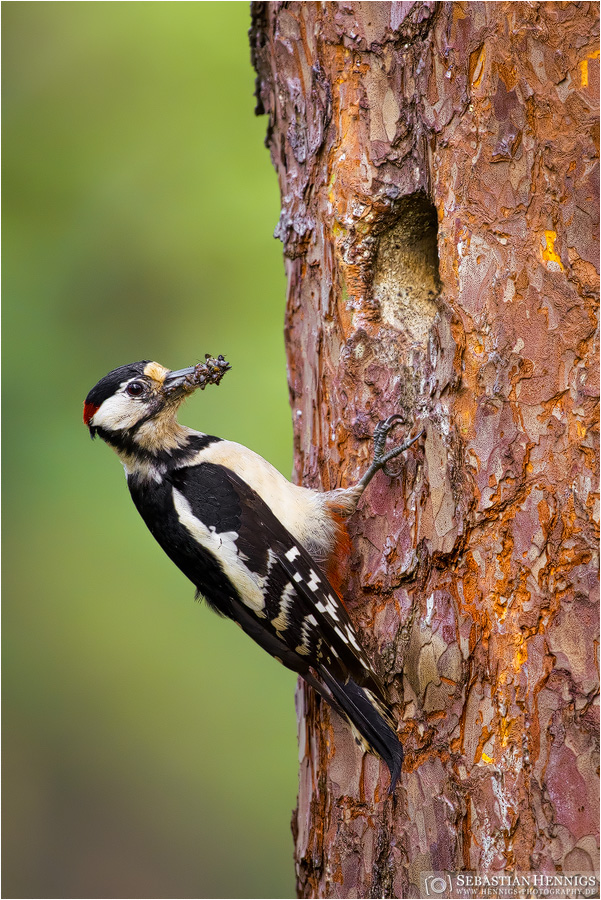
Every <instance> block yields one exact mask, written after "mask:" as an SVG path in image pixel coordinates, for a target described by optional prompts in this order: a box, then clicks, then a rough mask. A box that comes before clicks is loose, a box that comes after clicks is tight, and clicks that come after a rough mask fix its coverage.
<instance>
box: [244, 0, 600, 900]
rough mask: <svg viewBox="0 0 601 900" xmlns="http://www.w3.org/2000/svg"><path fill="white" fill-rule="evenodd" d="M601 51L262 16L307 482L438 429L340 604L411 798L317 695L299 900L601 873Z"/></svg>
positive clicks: (257, 18) (303, 713)
mask: <svg viewBox="0 0 601 900" xmlns="http://www.w3.org/2000/svg"><path fill="white" fill-rule="evenodd" d="M597 34H598V7H597V5H596V4H589V3H440V4H434V3H388V2H378V3H325V4H316V3H297V2H292V3H286V4H282V3H265V4H262V3H255V4H254V8H253V28H252V30H251V41H252V45H253V54H254V62H255V66H256V68H257V72H258V82H257V90H258V101H259V111H265V112H266V113H267V114H268V115H269V128H268V144H269V147H270V149H271V153H272V158H273V162H274V165H275V168H276V170H277V173H278V177H279V181H280V187H281V194H282V215H281V218H280V222H279V225H278V228H277V234H278V236H279V237H280V238H281V240H282V241H283V244H284V253H285V258H286V269H287V274H288V285H289V290H288V310H287V321H286V337H287V344H288V358H289V378H290V395H291V404H292V409H293V415H294V426H295V450H296V477H297V478H298V480H299V481H300V482H302V483H303V484H306V485H313V486H316V487H323V488H326V489H327V488H332V487H336V486H341V485H342V486H344V485H348V484H350V483H352V482H353V481H354V480H355V479H356V478H357V477H358V475H359V474H360V473H361V472H362V471H363V470H364V468H365V466H366V464H367V460H368V455H369V450H370V444H369V441H368V438H369V436H370V435H371V433H372V432H373V428H374V425H375V423H376V422H377V421H378V420H379V419H381V418H383V417H384V416H386V415H388V414H389V413H392V412H396V411H399V410H402V411H404V412H405V414H406V416H407V418H408V420H409V421H412V422H413V421H418V420H419V421H420V422H422V423H424V424H425V425H426V426H427V438H426V441H425V445H424V449H423V450H420V451H415V452H414V451H412V452H410V454H408V455H407V457H406V459H405V460H404V464H403V473H402V476H401V477H400V478H399V479H398V480H395V481H392V480H390V479H388V478H386V477H385V476H384V475H379V476H378V477H377V479H376V480H375V481H374V482H373V483H372V485H371V486H370V488H369V491H368V495H367V497H366V499H365V500H364V501H363V502H362V508H361V511H360V512H359V513H358V514H357V515H356V516H355V517H354V520H353V521H352V522H351V535H352V542H353V544H352V545H353V550H352V557H351V562H350V565H349V567H348V570H347V573H346V580H345V584H344V596H345V598H346V600H347V604H348V606H349V609H350V610H351V614H352V615H353V618H354V620H355V622H356V624H357V626H358V628H359V629H360V632H361V635H362V638H363V641H364V643H365V646H366V648H367V649H368V651H369V652H370V653H371V655H372V657H373V659H374V660H375V663H376V666H377V667H378V669H379V670H380V672H381V674H382V676H383V678H384V680H385V682H386V683H387V685H388V689H389V696H390V701H391V704H392V705H393V707H394V709H395V711H396V714H397V715H398V719H399V722H400V733H401V735H402V739H403V742H404V745H405V748H406V754H407V757H406V764H405V767H404V772H403V779H402V784H401V786H400V788H399V789H398V790H397V792H396V796H395V798H394V799H393V800H387V799H386V786H387V779H388V776H387V773H386V770H385V767H383V766H381V765H380V764H379V762H378V761H377V760H376V759H374V758H373V757H371V756H363V754H362V751H361V750H360V748H359V747H357V746H356V745H355V743H354V742H353V739H352V736H351V733H350V731H349V730H348V728H347V727H346V725H344V724H343V723H342V722H341V721H340V720H339V719H338V718H337V717H336V716H335V714H333V713H331V712H330V711H329V710H328V708H327V707H325V705H324V704H321V703H320V702H319V701H318V700H316V698H315V697H314V695H313V694H312V693H311V692H310V691H309V690H308V689H305V688H300V689H299V694H298V699H299V715H300V737H301V740H300V749H301V771H300V790H299V801H298V810H297V813H296V815H295V823H294V830H295V835H296V863H297V874H298V889H299V893H300V895H301V896H324V897H354V896H356V897H366V896H395V897H400V896H420V895H421V892H422V891H423V883H421V882H420V877H421V876H422V875H423V873H424V872H425V871H431V870H446V869H449V870H456V869H462V868H465V869H476V870H478V871H480V872H490V871H493V870H499V869H505V868H510V869H512V868H515V869H521V870H530V869H537V870H539V871H548V872H554V871H556V870H563V871H569V870H582V871H588V870H592V869H593V868H595V865H596V858H597V857H596V854H597V845H598V817H597V808H598V804H597V800H596V797H597V773H596V756H595V754H596V748H597V746H598V744H597V734H598V731H597V709H598V707H597V705H596V700H597V697H598V678H597V669H596V660H597V652H596V647H597V646H598V645H597V644H596V643H595V635H596V627H597V614H598V613H597V596H598V595H597V587H598V578H597V566H596V563H597V533H598V532H597V523H598V500H599V494H598V455H597V441H596V438H595V435H596V434H597V423H598V397H599V387H598V375H597V373H598V343H597V326H596V311H597V298H598V262H597V247H598V237H597V223H598V208H599V202H598V197H599V193H598V166H597V159H598V146H599V123H598V114H597V109H598V107H597V98H598V88H599V50H598V40H597Z"/></svg>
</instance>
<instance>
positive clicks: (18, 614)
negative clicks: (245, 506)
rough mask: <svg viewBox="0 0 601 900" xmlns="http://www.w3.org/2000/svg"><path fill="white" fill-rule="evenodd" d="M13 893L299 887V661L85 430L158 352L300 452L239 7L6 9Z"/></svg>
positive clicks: (209, 427)
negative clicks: (218, 375) (217, 379)
mask: <svg viewBox="0 0 601 900" xmlns="http://www.w3.org/2000/svg"><path fill="white" fill-rule="evenodd" d="M2 12H3V51H4V52H3V87H4V91H3V95H4V96H3V99H4V107H3V110H4V156H3V168H4V179H3V187H4V234H3V236H4V304H3V309H4V378H3V388H4V389H3V400H4V594H3V597H4V604H3V606H4V632H3V634H4V783H3V786H4V829H3V834H4V842H5V854H4V879H5V880H4V891H3V896H11V897H249V898H250V897H291V896H292V895H293V867H292V838H291V835H290V830H289V823H290V813H291V809H292V807H293V805H294V801H295V793H296V735H295V728H296V726H295V712H294V684H295V678H294V676H293V675H292V674H291V673H289V672H287V671H286V670H284V669H283V668H282V667H281V666H279V665H278V664H277V663H276V662H275V661H273V660H271V659H269V657H267V656H266V655H265V654H264V653H262V651H260V650H259V649H258V648H257V647H256V646H255V645H254V644H252V643H251V642H250V641H249V640H248V639H247V638H246V637H245V636H244V635H243V634H242V633H241V632H240V631H239V630H238V629H237V628H235V627H234V626H233V625H232V624H231V623H229V622H225V621H221V620H219V619H218V618H217V617H216V616H214V615H213V614H212V613H210V612H209V611H208V610H207V609H206V608H205V607H204V606H200V605H199V604H197V603H195V602H194V600H193V593H194V592H193V588H192V586H191V585H190V584H189V582H187V581H186V579H185V578H184V577H183V576H182V575H181V574H180V573H179V572H178V571H177V570H176V569H175V567H174V566H173V565H172V564H171V563H170V562H169V560H168V559H167V558H166V557H165V556H164V554H163V553H162V552H161V551H160V549H159V548H158V546H157V545H156V544H155V543H154V541H153V539H152V537H151V536H150V534H149V533H148V532H147V531H146V529H145V527H144V525H143V523H142V521H141V520H140V519H139V517H138V515H137V513H136V512H135V509H134V508H133V505H132V504H131V501H130V499H129V496H128V493H127V489H126V485H125V481H124V478H123V472H122V469H121V467H120V465H119V463H118V460H117V459H116V458H115V457H114V455H113V454H112V453H111V451H110V450H109V449H108V448H107V447H106V446H104V445H103V444H101V443H100V442H98V441H97V442H96V443H94V444H92V443H91V441H90V440H89V436H88V434H87V432H86V430H85V428H84V426H83V424H82V422H81V405H82V401H83V398H84V396H85V395H86V393H87V392H88V390H89V389H90V388H91V387H92V385H93V384H94V383H95V382H96V381H97V380H98V379H99V378H100V377H101V376H102V375H104V374H105V373H106V372H107V371H109V370H110V369H112V368H114V367H115V366H117V365H121V364H123V363H126V362H132V361H134V360H137V359H143V358H150V359H156V360H158V361H159V362H161V363H163V364H164V365H167V366H169V367H173V368H180V367H182V366H186V365H190V364H192V363H194V362H196V361H198V360H200V359H202V358H203V356H204V354H205V353H206V352H210V353H212V354H218V353H223V354H224V355H225V356H226V357H227V359H228V360H229V361H230V362H231V363H232V366H233V369H232V371H231V372H230V373H229V374H228V375H227V376H226V378H225V379H224V381H223V384H222V385H221V386H220V387H219V388H218V389H215V388H209V389H207V390H206V391H205V392H204V393H199V394H198V395H197V396H195V397H193V398H192V399H191V400H190V401H189V402H188V404H187V406H186V407H185V409H184V410H183V411H182V416H181V418H182V420H183V421H185V422H186V424H190V425H192V426H193V427H197V428H199V429H200V430H203V431H206V432H209V433H214V434H220V435H222V436H224V437H229V438H232V439H235V440H238V441H240V442H242V443H245V444H247V445H249V446H251V447H253V448H254V449H256V450H258V451H259V452H260V453H262V454H263V455H264V456H266V457H267V458H268V459H270V460H271V462H273V463H274V464H275V465H276V466H277V467H278V468H280V469H281V471H283V472H284V473H285V474H289V472H290V469H291V428H290V415H289V410H288V404H287V389H286V369H285V354H284V344H283V316H284V297H285V283H284V274H283V266H282V261H281V247H280V245H279V244H278V243H276V242H275V241H274V240H273V239H272V232H273V228H274V226H275V223H276V221H277V217H278V212H279V197H278V189H277V180H276V177H275V174H274V172H273V170H272V168H271V164H270V160H269V156H268V153H267V151H266V149H265V147H264V145H263V141H264V134H265V128H266V121H265V119H257V118H255V117H254V114H253V109H254V98H253V88H254V73H253V71H252V69H251V66H250V61H249V56H250V54H249V47H248V38H247V30H248V26H249V9H248V5H247V4H246V3H243V2H233V3H224V2H217V3H213V2H210V3H197V2H191V3H188V2H119V3H80V2H69V3H66V2H65V3H56V2H49V3H37V2H27V3H26V2H11V3H5V4H3V10H2Z"/></svg>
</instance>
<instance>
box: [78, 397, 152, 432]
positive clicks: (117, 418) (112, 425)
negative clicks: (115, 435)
mask: <svg viewBox="0 0 601 900" xmlns="http://www.w3.org/2000/svg"><path fill="white" fill-rule="evenodd" d="M145 415H146V407H145V404H143V403H139V402H136V401H135V400H132V399H131V397H128V396H127V395H126V394H122V393H121V392H119V393H117V394H113V396H112V397H108V398H107V399H106V400H105V401H104V403H103V404H101V406H100V408H99V409H98V410H97V411H96V412H95V413H94V415H93V416H92V418H91V419H90V425H92V426H93V427H94V428H104V429H106V431H121V430H123V429H126V428H133V426H134V425H135V424H136V423H137V422H139V421H140V419H142V418H143V417H144V416H145Z"/></svg>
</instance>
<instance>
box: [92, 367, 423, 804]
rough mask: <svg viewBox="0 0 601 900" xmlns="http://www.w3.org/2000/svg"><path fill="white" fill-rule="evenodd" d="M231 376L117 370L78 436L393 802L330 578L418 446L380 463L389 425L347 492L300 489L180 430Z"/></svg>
mask: <svg viewBox="0 0 601 900" xmlns="http://www.w3.org/2000/svg"><path fill="white" fill-rule="evenodd" d="M228 369H229V364H228V363H227V362H226V361H225V360H224V359H223V357H219V358H217V359H214V358H211V357H207V360H206V363H204V364H199V365H198V366H193V367H191V368H188V369H180V370H178V371H170V370H169V369H165V368H164V367H163V366H161V365H159V364H158V363H156V362H149V361H147V360H144V361H142V362H137V363H132V364H131V365H126V366H121V367H120V368H118V369H115V370H114V371H113V372H110V373H109V374H108V375H106V376H105V377H104V378H102V379H101V380H100V381H99V382H98V384H97V385H96V386H95V387H94V388H92V390H91V391H90V393H89V394H88V396H87V397H86V400H85V403H84V423H85V424H86V425H87V426H88V428H89V430H90V434H91V435H92V437H94V436H95V435H99V436H100V437H101V438H102V439H103V440H104V441H106V443H107V444H109V445H110V446H111V447H113V449H114V450H115V451H116V452H117V455H118V456H119V458H120V460H121V462H122V463H123V466H124V468H125V473H126V476H127V484H128V487H129V490H130V493H131V496H132V498H133V501H134V503H135V505H136V508H137V509H138V512H139V513H140V515H141V516H142V518H143V519H144V521H145V522H146V525H147V526H148V528H149V529H150V531H151V532H152V534H153V536H154V537H155V538H156V540H157V541H158V543H159V544H160V545H161V547H162V548H163V550H164V551H165V552H166V553H167V555H168V556H169V557H170V559H171V560H172V561H173V562H174V563H175V564H176V565H177V566H178V567H179V568H180V569H181V571H182V572H183V573H184V574H185V575H186V576H187V577H188V578H189V579H190V580H191V581H192V583H193V584H194V585H195V587H196V589H197V595H200V596H203V597H204V598H205V599H206V600H207V602H208V604H209V606H211V607H212V609H214V610H215V611H216V612H217V613H219V614H220V615H223V616H226V617H228V618H230V619H233V620H234V621H235V622H237V623H238V624H239V625H240V626H241V627H242V628H243V630H244V631H245V632H246V633H247V634H248V635H249V636H250V637H251V638H253V639H254V640H255V641H256V642H257V643H258V644H259V645H260V646H261V647H263V649H265V650H267V651H268V653H270V654H271V655H272V656H274V657H276V658H277V659H278V660H279V661H280V662H282V663H283V664H284V665H285V666H287V667H288V668H289V669H292V670H293V671H294V672H297V673H298V674H299V675H301V676H302V677H303V678H304V679H305V681H307V682H308V684H310V685H311V686H312V687H314V688H315V689H316V690H317V691H318V692H319V693H320V694H321V695H322V696H323V697H324V698H325V699H326V700H327V701H328V702H329V703H330V704H331V705H332V706H333V707H334V709H335V710H337V711H338V712H339V713H341V714H342V715H343V716H345V717H346V719H347V720H348V721H349V723H350V725H351V727H352V728H353V732H354V733H355V736H356V737H357V738H358V739H359V740H360V742H361V743H362V744H363V745H364V747H365V748H366V749H367V750H369V751H371V752H372V753H375V754H376V755H377V756H379V757H381V758H382V759H383V760H384V762H385V763H386V765H387V766H388V768H389V770H390V778H391V781H390V788H389V792H392V791H393V790H394V787H395V785H396V782H397V779H398V778H399V775H400V772H401V765H402V761H403V750H402V746H401V743H400V741H399V739H398V737H397V734H396V728H395V723H394V720H393V717H392V715H391V713H390V710H389V708H388V706H387V703H386V696H385V692H384V688H383V686H382V683H381V681H380V678H379V677H378V674H377V673H376V671H375V669H374V668H373V666H372V664H371V662H370V660H369V659H368V657H367V654H366V653H365V650H364V649H363V647H362V646H361V642H360V641H359V638H358V636H357V633H356V631H355V629H354V627H353V624H352V622H351V620H350V617H349V615H348V612H347V611H346V609H345V607H344V605H343V604H342V601H341V600H340V597H339V595H338V591H337V589H336V587H337V585H336V571H337V567H338V564H339V562H340V560H339V557H340V554H341V552H342V550H343V549H344V547H345V545H348V535H347V532H346V528H345V525H344V518H345V517H346V516H349V515H351V514H352V513H353V512H354V511H355V509H356V506H357V503H358V501H359V499H360V497H361V495H362V493H363V491H364V490H365V488H366V486H367V485H368V484H369V482H370V481H371V479H372V478H373V476H374V475H375V473H376V472H377V471H379V470H380V469H384V471H386V468H385V467H386V463H387V462H388V461H389V460H390V459H392V458H393V457H395V456H398V455H399V454H400V453H402V452H403V451H404V450H406V449H407V448H408V447H410V446H411V445H412V444H413V443H414V442H415V441H416V440H417V439H418V438H419V437H420V436H421V432H420V434H418V435H416V436H415V437H413V438H411V439H410V440H407V441H406V442H405V443H403V444H402V445H401V446H398V447H395V448H394V449H392V450H390V451H388V452H384V451H385V444H386V438H387V435H388V432H389V431H390V430H391V428H392V427H393V426H394V425H395V424H396V422H397V421H399V419H400V417H399V416H391V417H390V418H389V419H387V420H386V421H385V422H381V423H380V424H379V425H378V426H377V427H376V431H375V434H374V459H373V462H372V464H371V466H370V467H369V468H368V470H367V472H366V473H365V475H364V476H363V478H361V480H360V481H359V482H358V483H357V484H356V485H355V486H354V487H351V488H348V489H339V490H333V491H327V492H324V493H320V492H318V491H314V490H311V489H309V488H303V487H299V486H297V485H294V484H291V483H290V482H289V481H288V480H287V479H286V478H284V476H283V475H281V474H280V473H279V472H278V471H277V470H276V469H275V468H274V467H273V466H272V465H270V463H268V462H267V461H266V460H264V459H263V458H262V457H260V456H259V455H258V454H256V453H254V452H253V451H252V450H249V449H247V448H246V447H244V446H242V445H241V444H237V443H234V442H233V441H228V440H222V439H220V438H217V437H213V436H212V435H208V434H203V433H202V432H198V431H193V430H192V429H191V428H186V427H185V426H183V425H180V424H179V422H178V421H177V418H176V416H177V409H178V407H179V405H180V404H181V402H182V400H184V398H185V397H186V396H187V395H189V394H191V393H192V392H193V391H194V390H196V389H197V388H198V387H201V388H204V387H205V386H206V385H207V384H210V383H217V384H218V383H219V381H220V380H221V377H222V376H223V374H224V372H225V371H227V370H228ZM326 573H327V574H326ZM333 583H334V584H333Z"/></svg>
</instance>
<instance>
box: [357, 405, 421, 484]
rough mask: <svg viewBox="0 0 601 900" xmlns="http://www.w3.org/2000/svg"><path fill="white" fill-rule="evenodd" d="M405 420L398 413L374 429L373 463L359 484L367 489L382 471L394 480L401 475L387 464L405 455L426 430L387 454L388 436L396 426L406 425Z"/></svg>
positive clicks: (379, 423)
mask: <svg viewBox="0 0 601 900" xmlns="http://www.w3.org/2000/svg"><path fill="white" fill-rule="evenodd" d="M404 422H405V418H404V416H402V415H400V414H399V413H396V414H395V415H392V416H388V418H387V419H384V421H383V422H378V424H377V425H376V427H375V429H374V451H373V459H372V463H371V465H370V467H369V469H368V470H367V472H366V473H365V475H364V476H363V478H362V479H361V481H360V482H359V484H360V485H361V486H362V487H363V488H365V487H367V485H368V484H369V482H370V481H371V480H372V478H373V477H374V475H375V474H376V472H379V471H380V469H381V470H382V471H383V472H384V474H385V475H388V476H389V478H394V477H395V476H396V475H398V474H400V473H398V472H393V471H391V470H390V469H388V468H387V464H388V463H389V462H390V460H391V459H394V458H395V457H396V456H399V455H400V454H401V453H404V452H405V450H408V449H409V447H411V445H412V444H415V442H416V441H417V440H419V438H420V437H421V436H422V435H423V434H424V433H425V430H424V429H423V428H422V430H421V431H419V432H418V433H417V434H416V435H415V436H414V437H412V438H409V439H408V440H406V441H404V442H403V443H402V444H399V446H398V447H393V448H392V450H389V451H388V452H386V441H387V439H388V435H389V434H390V432H391V431H392V429H393V428H394V426H395V425H398V424H401V423H403V424H404Z"/></svg>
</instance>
